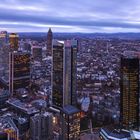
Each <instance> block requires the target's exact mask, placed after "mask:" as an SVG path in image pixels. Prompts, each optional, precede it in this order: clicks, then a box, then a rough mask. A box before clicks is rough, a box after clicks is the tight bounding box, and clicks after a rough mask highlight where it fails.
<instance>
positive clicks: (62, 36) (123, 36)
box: [19, 32, 140, 40]
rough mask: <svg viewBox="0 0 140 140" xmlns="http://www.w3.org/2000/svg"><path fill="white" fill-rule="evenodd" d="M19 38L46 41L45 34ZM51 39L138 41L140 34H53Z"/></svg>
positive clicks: (31, 34) (26, 34)
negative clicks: (117, 39)
mask: <svg viewBox="0 0 140 140" xmlns="http://www.w3.org/2000/svg"><path fill="white" fill-rule="evenodd" d="M19 36H20V38H23V39H25V38H31V39H43V40H44V39H46V37H47V33H41V32H40V33H39V32H38V33H35V32H29V33H27V32H26V33H19ZM53 37H54V38H57V39H71V38H105V39H106V38H119V39H132V40H138V39H140V33H53Z"/></svg>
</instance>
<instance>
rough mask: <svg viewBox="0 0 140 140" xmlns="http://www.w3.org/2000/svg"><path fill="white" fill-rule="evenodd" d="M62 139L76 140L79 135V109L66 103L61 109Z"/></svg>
mask: <svg viewBox="0 0 140 140" xmlns="http://www.w3.org/2000/svg"><path fill="white" fill-rule="evenodd" d="M61 117H62V140H77V139H78V137H79V135H80V110H79V109H77V108H76V107H74V106H71V105H67V106H65V107H64V108H63V110H62V114H61Z"/></svg>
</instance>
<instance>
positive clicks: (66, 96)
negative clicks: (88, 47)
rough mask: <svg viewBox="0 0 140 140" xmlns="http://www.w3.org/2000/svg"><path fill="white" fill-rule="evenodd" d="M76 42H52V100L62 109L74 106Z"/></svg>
mask: <svg viewBox="0 0 140 140" xmlns="http://www.w3.org/2000/svg"><path fill="white" fill-rule="evenodd" d="M76 60H77V40H67V41H65V42H60V41H57V40H54V41H53V68H52V99H53V105H54V106H56V107H58V108H63V107H64V106H66V105H74V106H75V105H76V64H77V61H76Z"/></svg>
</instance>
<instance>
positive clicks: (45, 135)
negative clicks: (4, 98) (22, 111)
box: [30, 112, 53, 140]
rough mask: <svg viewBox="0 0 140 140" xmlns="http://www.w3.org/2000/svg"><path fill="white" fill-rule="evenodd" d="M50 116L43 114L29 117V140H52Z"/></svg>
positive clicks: (46, 113)
mask: <svg viewBox="0 0 140 140" xmlns="http://www.w3.org/2000/svg"><path fill="white" fill-rule="evenodd" d="M52 121H53V119H52V114H51V113H48V112H45V113H44V114H37V115H35V116H33V117H31V123H30V131H31V140H52V135H53V131H52V123H53V122H52Z"/></svg>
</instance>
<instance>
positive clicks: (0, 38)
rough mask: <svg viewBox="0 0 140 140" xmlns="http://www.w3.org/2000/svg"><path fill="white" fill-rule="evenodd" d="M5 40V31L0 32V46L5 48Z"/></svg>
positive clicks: (6, 35)
mask: <svg viewBox="0 0 140 140" xmlns="http://www.w3.org/2000/svg"><path fill="white" fill-rule="evenodd" d="M7 40H8V34H7V31H1V32H0V44H2V46H5V45H6V44H7Z"/></svg>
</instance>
